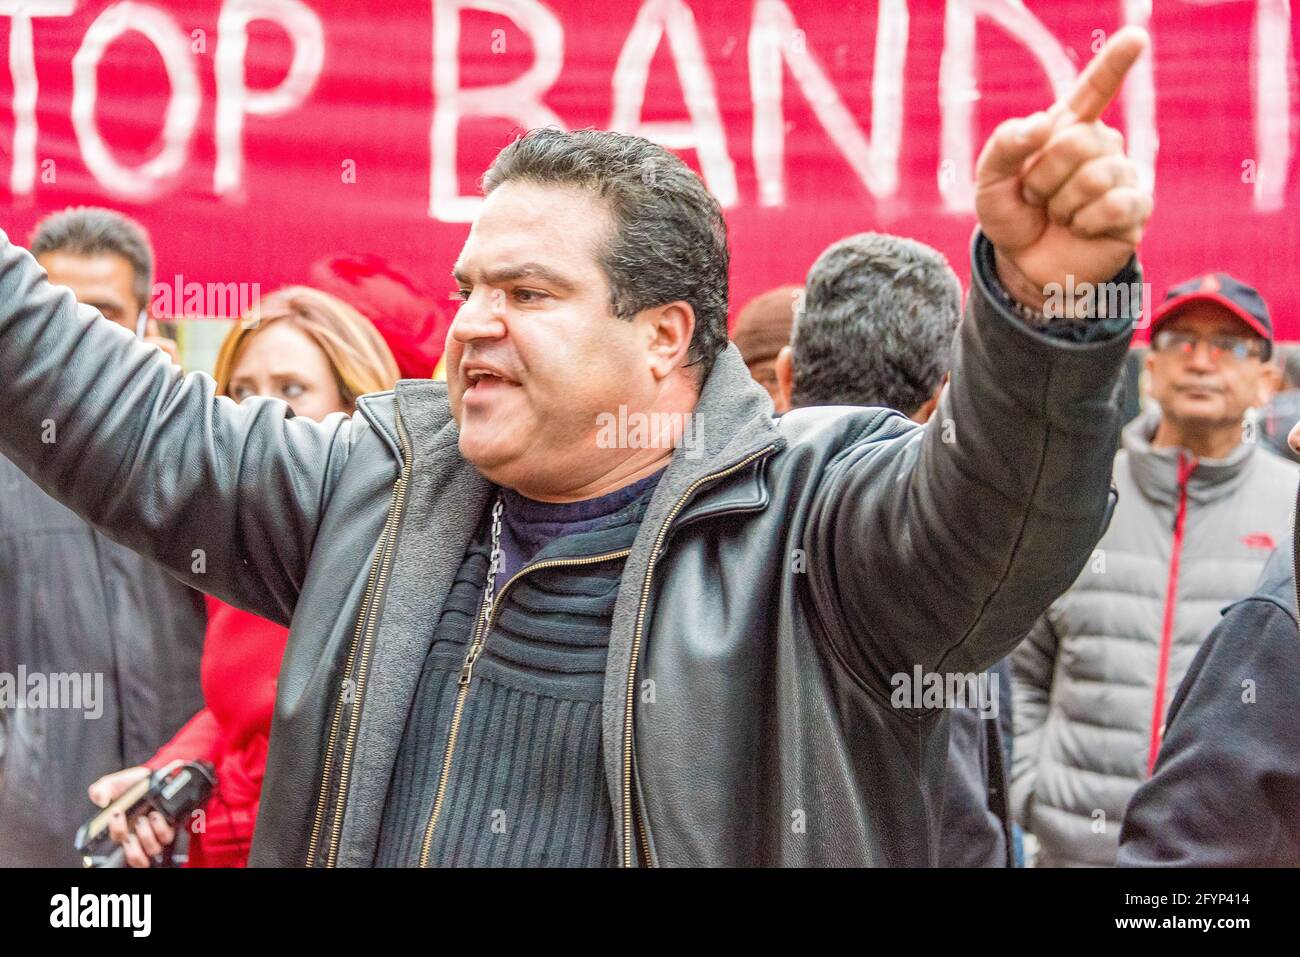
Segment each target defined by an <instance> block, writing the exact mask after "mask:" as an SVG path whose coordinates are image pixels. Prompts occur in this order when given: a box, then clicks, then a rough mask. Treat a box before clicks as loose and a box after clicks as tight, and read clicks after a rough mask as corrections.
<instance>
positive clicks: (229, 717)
mask: <svg viewBox="0 0 1300 957" xmlns="http://www.w3.org/2000/svg"><path fill="white" fill-rule="evenodd" d="M206 600H207V605H208V629H207V632H206V634H205V635H204V642H203V664H202V669H201V671H202V673H201V680H202V683H203V697H204V700H205V701H206V702H207V707H205V708H204V709H203V710H202V711H200V712H199V713H198V714H196V715H195V716H194V717H193V718H191V719H190V720H189V722H188V723H186V725H185V726H184V727H183V728H181V729H180V731H178V732H176V736H175V737H173V738H172V739H171V741H169V742H168V743H167V744H165V745H164V746H163V747H162V748H161V749H160V750H159V751H158V753H157V754H155V755H154V756H153V757H152V758H151V759H150V760H149V761H147V762H146V764H147V766H148V767H149V768H151V769H153V770H157V769H159V768H161V767H162V766H163V765H165V764H167V763H168V762H170V761H175V760H177V759H180V760H185V761H195V760H202V761H208V762H209V763H211V764H212V766H213V767H214V768H215V769H216V772H217V789H216V791H214V792H213V796H212V798H211V800H209V801H208V803H207V805H206V806H205V808H204V815H203V817H202V818H199V819H196V821H195V826H194V827H193V828H192V830H194V831H195V833H194V834H193V836H192V838H191V843H190V848H191V850H190V866H191V867H243V866H245V865H246V864H247V863H248V850H249V845H250V844H251V843H252V839H253V824H254V822H255V821H256V819H257V802H258V799H259V798H260V797H261V793H262V774H263V772H264V771H265V769H266V743H267V738H268V737H269V735H270V733H271V714H272V712H273V710H274V708H275V682H276V676H277V675H278V674H279V672H280V659H281V658H283V657H284V646H285V642H286V641H287V640H288V637H289V630H288V629H287V628H282V627H280V626H279V625H276V624H274V623H272V622H269V621H267V620H266V619H264V618H258V617H257V616H256V615H251V614H249V613H248V612H246V611H240V610H239V609H237V608H233V607H231V606H230V605H227V604H226V603H224V602H222V601H218V600H217V599H216V598H213V597H212V596H210V595H209V596H207V598H206ZM200 824H201V829H200Z"/></svg>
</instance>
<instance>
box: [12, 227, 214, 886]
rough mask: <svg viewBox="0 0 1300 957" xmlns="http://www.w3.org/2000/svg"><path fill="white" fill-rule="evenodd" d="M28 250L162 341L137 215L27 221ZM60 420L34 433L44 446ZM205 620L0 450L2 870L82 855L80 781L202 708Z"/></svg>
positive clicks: (91, 299) (137, 751)
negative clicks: (77, 845)
mask: <svg viewBox="0 0 1300 957" xmlns="http://www.w3.org/2000/svg"><path fill="white" fill-rule="evenodd" d="M31 247H32V250H33V252H34V253H35V255H36V259H37V262H39V263H40V264H41V265H42V266H43V267H44V268H45V270H46V272H47V273H48V274H49V276H50V281H51V282H53V283H55V284H57V285H63V286H67V287H69V288H70V289H72V291H73V294H74V295H76V297H77V299H78V301H80V302H85V303H87V304H90V305H93V306H94V307H95V308H96V309H98V310H99V311H100V312H101V313H102V314H103V315H104V316H105V317H106V318H109V319H111V320H112V321H114V322H116V323H117V324H119V325H121V326H124V327H125V328H127V329H130V330H132V332H138V333H139V334H140V335H141V336H142V337H144V338H147V339H148V341H151V342H157V343H158V344H159V345H160V347H161V346H163V344H164V343H169V342H170V340H162V341H159V340H158V339H155V338H152V337H148V336H147V335H145V334H146V333H147V331H148V330H147V328H146V326H147V321H142V317H144V318H145V319H146V320H147V309H148V305H149V292H150V289H151V287H152V282H153V250H152V249H151V248H150V245H149V240H148V238H147V236H146V235H145V233H144V231H143V229H142V228H141V227H139V226H138V225H137V224H136V223H134V222H132V221H131V220H129V219H127V218H126V217H125V216H122V215H120V214H118V213H115V212H113V211H111V210H107V209H95V208H84V207H83V208H77V209H69V210H66V211H64V212H61V213H57V214H55V215H52V216H50V217H47V218H46V219H44V220H43V221H42V222H41V223H39V224H38V225H37V227H36V231H35V232H34V233H33V235H32V238H31ZM164 351H167V352H168V354H169V355H170V356H172V358H173V359H174V358H175V353H174V349H173V350H167V349H165V350H164ZM117 398H118V397H117V396H101V397H98V398H96V400H95V401H96V402H97V403H106V404H109V405H111V404H112V403H113V402H115V401H116V400H117ZM59 424H60V423H59V422H58V421H57V420H55V419H50V420H49V421H48V423H47V424H46V426H45V427H46V428H47V429H48V430H49V434H48V436H47V438H48V441H49V443H51V444H57V443H58V441H59V439H60V436H59V431H58V430H59ZM194 507H195V508H199V509H201V508H202V507H203V504H202V503H201V502H196V503H194ZM204 624H205V614H204V610H203V601H202V597H201V596H200V595H199V594H198V593H197V592H195V591H193V590H192V589H190V588H188V587H187V586H185V585H182V584H181V583H180V582H178V581H176V580H175V579H174V578H172V577H171V576H170V575H168V574H167V573H166V572H165V571H163V570H162V569H161V568H160V567H158V566H157V565H155V564H154V563H153V562H151V561H148V560H147V559H145V558H142V557H141V556H139V555H137V554H136V553H135V552H133V551H130V550H129V549H127V548H124V547H123V546H121V545H118V544H116V543H114V542H112V541H110V540H109V539H107V538H106V537H104V535H102V534H101V533H100V532H98V531H96V530H95V529H93V528H92V527H91V526H90V525H88V524H87V523H86V522H85V521H83V520H82V519H80V518H78V517H77V516H76V515H74V514H73V513H72V512H71V511H69V510H68V509H67V508H65V507H64V506H62V505H60V504H59V503H58V502H56V501H55V500H54V499H52V498H50V497H49V496H48V495H46V494H45V493H44V492H43V491H41V489H40V488H38V487H37V486H36V484H35V483H33V482H32V481H31V480H30V479H28V478H27V477H26V476H25V475H23V474H22V472H20V471H19V470H18V469H17V468H16V467H15V466H14V465H13V463H12V462H10V461H8V460H7V459H5V458H3V457H0V676H2V677H0V680H7V681H8V682H9V683H10V685H11V687H12V688H13V690H14V692H15V693H16V695H17V696H18V697H19V698H21V699H22V700H17V699H15V700H12V701H6V700H4V698H3V697H0V865H4V866H32V867H37V866H68V867H75V866H77V865H78V864H80V861H79V859H78V857H77V855H76V853H75V852H74V851H73V847H72V839H73V836H74V835H75V834H76V830H77V828H78V827H79V826H80V825H81V824H82V823H83V822H84V821H85V820H86V819H87V818H89V817H90V816H91V815H92V814H93V813H95V812H96V810H97V809H96V808H95V806H94V805H92V804H91V803H90V800H89V798H88V797H87V793H86V788H87V787H88V786H89V785H90V783H91V782H92V781H94V780H95V779H96V778H98V777H100V776H101V775H103V774H107V773H108V772H110V771H115V770H117V769H119V768H123V767H129V766H131V765H136V764H140V763H142V762H143V761H144V760H145V759H146V758H148V757H149V756H150V755H152V754H153V753H154V751H156V750H157V748H158V747H159V746H160V745H162V744H163V743H164V742H166V741H167V739H168V738H170V737H171V736H172V734H173V733H175V731H176V730H177V729H178V728H179V727H180V726H181V725H182V724H184V723H185V721H186V720H188V719H189V717H190V716H192V715H193V714H194V713H195V712H196V711H198V710H199V709H201V708H202V707H203V695H202V691H201V690H200V688H199V657H200V654H201V651H202V646H203V629H204ZM37 676H39V677H37ZM56 676H59V677H56ZM73 676H76V677H73ZM20 677H23V678H24V679H26V680H23V681H19V678H20ZM33 681H41V682H44V683H45V684H46V685H47V689H49V690H51V691H52V689H54V688H56V687H58V688H69V687H72V686H73V685H74V684H75V686H77V687H78V688H79V689H80V695H81V701H80V702H76V701H67V700H62V699H61V698H60V700H53V699H52V696H51V695H50V694H48V693H47V695H46V700H44V701H41V700H39V699H38V698H32V699H31V700H28V699H27V698H26V693H27V690H28V687H32V686H33V685H31V684H30V683H31V682H33Z"/></svg>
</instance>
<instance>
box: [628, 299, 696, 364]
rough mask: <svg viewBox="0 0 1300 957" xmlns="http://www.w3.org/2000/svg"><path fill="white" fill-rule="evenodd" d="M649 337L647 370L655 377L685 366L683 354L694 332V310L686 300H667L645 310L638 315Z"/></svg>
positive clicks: (688, 348) (687, 349)
mask: <svg viewBox="0 0 1300 957" xmlns="http://www.w3.org/2000/svg"><path fill="white" fill-rule="evenodd" d="M637 318H638V319H639V320H640V321H642V322H644V323H645V326H646V329H647V335H648V336H649V340H650V342H649V345H650V349H649V352H648V358H649V361H650V372H651V374H652V375H654V377H655V378H656V379H664V378H667V377H668V375H669V374H671V373H672V371H673V370H674V369H677V368H680V367H681V366H684V365H686V362H687V359H686V354H687V353H688V352H689V351H690V348H691V338H692V337H693V336H694V334H695V310H694V309H693V308H691V304H690V303H688V302H670V303H668V304H667V305H664V306H654V307H652V308H650V309H646V310H644V311H643V312H642V313H641V314H640V315H639V316H638V317H637Z"/></svg>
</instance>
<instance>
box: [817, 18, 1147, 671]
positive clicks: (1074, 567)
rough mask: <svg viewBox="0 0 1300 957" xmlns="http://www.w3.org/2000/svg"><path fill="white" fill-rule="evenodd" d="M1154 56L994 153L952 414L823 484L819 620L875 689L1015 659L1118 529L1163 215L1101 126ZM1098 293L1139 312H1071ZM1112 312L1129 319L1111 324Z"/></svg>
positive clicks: (1119, 58) (901, 429)
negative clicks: (1152, 221)
mask: <svg viewBox="0 0 1300 957" xmlns="http://www.w3.org/2000/svg"><path fill="white" fill-rule="evenodd" d="M1145 44H1146V37H1145V34H1144V33H1142V31H1140V30H1135V31H1129V30H1125V31H1121V32H1120V33H1118V34H1116V35H1115V36H1114V37H1113V38H1112V39H1111V41H1110V42H1109V43H1108V44H1107V45H1106V47H1104V48H1103V50H1102V51H1101V52H1100V53H1099V54H1098V56H1097V58H1096V59H1095V60H1094V61H1093V62H1092V63H1091V64H1089V66H1088V68H1087V69H1085V71H1084V72H1083V74H1082V75H1081V77H1080V79H1079V83H1078V86H1077V87H1076V88H1075V90H1074V92H1073V93H1072V94H1071V95H1070V96H1069V97H1067V98H1066V99H1065V100H1063V101H1062V102H1061V103H1058V104H1057V105H1056V106H1054V107H1053V108H1052V109H1051V110H1049V111H1048V112H1046V113H1040V114H1036V115H1035V116H1033V117H1030V118H1028V119H1027V120H1012V121H1008V122H1007V123H1004V124H1003V125H1002V126H1000V127H999V128H998V130H997V131H996V132H995V133H994V134H993V136H992V138H991V139H990V140H989V143H988V144H987V145H986V146H985V148H984V151H983V153H982V154H981V157H980V161H979V166H978V170H977V193H976V209H977V212H978V215H979V220H980V227H981V228H980V231H979V232H978V233H977V235H976V239H975V243H974V248H973V255H972V270H971V273H972V280H971V292H970V297H969V301H968V304H967V313H966V319H965V321H964V322H963V323H962V327H961V329H960V332H959V336H958V342H957V347H956V349H955V350H954V360H953V369H952V377H951V381H950V383H949V386H948V388H947V389H945V391H944V394H943V396H942V397H941V399H940V402H939V406H938V410H937V411H936V413H935V415H934V417H933V418H932V419H931V420H930V422H929V424H928V425H927V426H926V427H925V428H923V429H915V428H911V427H910V426H909V424H907V423H905V422H904V420H902V419H901V418H900V419H897V420H894V422H892V423H887V424H886V426H885V427H884V428H883V429H875V430H872V431H871V432H870V434H866V435H864V436H863V437H862V439H861V440H860V441H859V443H858V444H857V445H856V446H854V447H852V448H850V449H849V450H848V451H846V452H845V453H844V454H843V455H842V456H841V457H840V458H839V459H838V460H837V461H836V462H835V463H834V464H833V465H832V466H831V467H830V468H829V469H828V470H827V472H826V474H825V475H824V476H823V477H822V481H821V484H820V487H819V492H818V503H817V507H816V508H815V510H814V514H813V516H812V522H811V524H810V527H809V532H808V536H809V537H808V544H807V549H808V554H809V558H810V564H811V565H813V566H814V572H815V574H816V575H817V576H818V577H819V578H820V587H819V588H818V592H819V594H820V595H821V596H822V598H821V602H820V604H821V605H822V607H823V609H828V611H825V612H824V616H829V617H830V618H831V619H832V620H834V621H835V622H836V624H837V626H838V627H832V628H830V629H829V630H830V632H831V640H832V641H837V642H838V643H839V645H840V653H841V657H842V658H844V659H845V660H846V661H847V663H848V664H849V666H850V667H851V668H852V669H853V670H855V671H856V672H857V673H858V674H859V675H861V676H863V677H864V678H865V679H866V680H868V681H871V682H872V683H873V684H875V686H876V687H877V688H888V687H890V684H891V677H892V676H893V675H895V674H898V673H911V672H912V670H913V669H914V668H915V667H916V666H920V667H921V668H923V669H924V670H926V671H960V672H978V671H981V670H983V669H984V668H986V667H988V666H989V665H991V664H992V663H993V662H995V661H997V660H998V659H999V658H1001V657H1003V656H1004V655H1006V654H1007V653H1008V652H1009V651H1010V650H1011V649H1012V648H1013V647H1014V646H1015V644H1016V643H1017V642H1018V641H1019V640H1020V638H1021V636H1023V635H1024V634H1025V632H1026V631H1028V630H1029V628H1030V627H1031V625H1032V624H1033V622H1034V620H1035V618H1037V616H1038V615H1039V614H1040V613H1041V612H1042V611H1043V610H1044V609H1045V608H1046V607H1047V605H1048V604H1049V603H1050V602H1051V601H1052V600H1053V599H1054V598H1055V597H1056V596H1057V595H1059V594H1060V593H1061V592H1062V591H1064V590H1065V589H1066V588H1067V587H1068V586H1069V585H1070V584H1071V583H1072V582H1073V580H1074V578H1075V576H1076V575H1077V574H1078V572H1079V570H1080V569H1081V568H1082V566H1083V563H1084V561H1086V559H1087V557H1088V555H1089V554H1090V552H1091V549H1092V547H1093V545H1094V544H1095V543H1096V541H1097V539H1098V538H1099V537H1100V535H1101V533H1102V531H1103V530H1104V527H1105V522H1106V519H1107V516H1108V512H1109V504H1110V474H1111V460H1112V457H1113V455H1114V451H1115V448H1116V442H1117V437H1118V430H1119V425H1120V410H1119V404H1118V400H1117V393H1118V389H1117V386H1118V380H1119V374H1120V371H1121V368H1122V364H1123V360H1124V356H1125V354H1126V351H1127V348H1128V341H1129V337H1130V335H1131V331H1130V330H1131V318H1132V315H1130V314H1129V313H1132V314H1136V310H1137V308H1138V301H1137V300H1138V299H1139V298H1140V297H1138V296H1137V295H1136V291H1137V290H1138V288H1139V279H1140V274H1139V272H1138V270H1137V266H1136V260H1135V257H1134V250H1135V248H1136V246H1137V243H1138V241H1139V240H1140V238H1141V235H1142V229H1143V226H1144V224H1145V222H1146V220H1147V217H1148V216H1149V214H1150V210H1151V200H1150V197H1149V196H1148V195H1147V194H1146V193H1144V192H1143V191H1142V190H1141V189H1140V188H1139V187H1138V186H1137V185H1136V184H1137V177H1136V172H1135V171H1134V169H1133V165H1132V163H1131V161H1130V160H1129V159H1128V158H1127V157H1126V156H1125V155H1124V153H1123V146H1122V140H1121V138H1120V137H1119V134H1117V133H1115V132H1114V131H1113V130H1110V129H1109V128H1107V127H1106V126H1104V125H1103V124H1102V123H1101V122H1100V120H1099V119H1098V117H1099V116H1100V114H1101V112H1102V110H1103V109H1104V107H1105V106H1106V104H1107V103H1108V102H1109V101H1110V99H1111V98H1112V97H1113V96H1114V95H1115V93H1116V92H1117V91H1118V89H1119V85H1120V82H1121V80H1122V78H1123V75H1124V72H1125V71H1126V70H1127V69H1128V68H1129V67H1130V66H1131V65H1132V63H1133V61H1134V60H1135V59H1136V58H1137V57H1138V56H1139V55H1140V54H1141V52H1142V50H1143V49H1144V48H1145ZM1098 283H1102V284H1107V283H1109V284H1113V285H1111V286H1110V287H1109V289H1113V290H1115V291H1116V292H1120V291H1122V292H1125V293H1129V292H1132V293H1133V295H1132V296H1131V297H1129V296H1125V297H1120V296H1118V295H1114V296H1112V295H1109V294H1107V295H1104V296H1100V297H1094V296H1090V295H1080V296H1078V298H1077V301H1071V300H1070V299H1069V298H1067V295H1068V291H1069V290H1077V291H1079V292H1080V293H1083V292H1086V291H1089V290H1091V289H1092V287H1093V286H1094V285H1095V284H1098ZM1109 289H1108V292H1109ZM1102 302H1104V303H1105V304H1107V305H1109V304H1110V303H1111V302H1115V303H1116V304H1119V305H1127V306H1128V307H1129V308H1128V309H1127V310H1120V312H1121V314H1120V315H1108V316H1104V317H1103V316H1100V315H1098V314H1097V310H1096V307H1097V305H1098V304H1099V303H1102ZM1045 313H1046V314H1045ZM814 587H815V588H817V587H818V585H817V583H816V582H814Z"/></svg>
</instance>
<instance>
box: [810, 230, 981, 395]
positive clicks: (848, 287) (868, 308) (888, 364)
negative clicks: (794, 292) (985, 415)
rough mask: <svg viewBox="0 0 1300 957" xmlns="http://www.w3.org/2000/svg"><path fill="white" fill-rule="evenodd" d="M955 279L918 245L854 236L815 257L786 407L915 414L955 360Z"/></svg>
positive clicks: (876, 235)
mask: <svg viewBox="0 0 1300 957" xmlns="http://www.w3.org/2000/svg"><path fill="white" fill-rule="evenodd" d="M960 321H961V283H960V281H959V280H958V279H957V276H956V274H955V273H954V272H953V271H952V268H951V267H950V266H949V265H948V260H946V259H945V258H944V257H943V254H942V253H940V252H938V251H937V250H935V249H931V248H930V247H929V246H926V245H924V244H923V243H918V242H914V241H913V240H910V239H903V238H901V237H899V236H885V235H881V234H879V233H859V234H858V235H856V236H850V237H848V238H847V239H842V240H840V241H839V242H837V243H835V244H834V245H832V246H831V247H830V248H828V249H827V250H826V251H825V252H823V253H822V254H821V256H819V257H818V258H817V261H816V262H815V263H813V267H812V269H811V270H809V272H808V283H807V288H806V290H805V292H804V300H803V305H802V308H801V309H800V310H799V312H798V313H797V315H796V317H795V324H794V335H793V341H792V347H793V352H794V362H793V365H794V387H793V389H792V390H791V392H792V394H791V404H792V405H794V406H795V407H796V408H799V407H801V406H810V405H878V406H884V407H886V408H890V409H897V410H898V411H900V412H902V413H904V414H906V415H911V414H913V413H914V412H916V410H917V409H919V408H920V407H921V406H923V405H924V404H925V403H926V401H927V400H928V399H929V398H930V397H931V396H933V395H934V393H935V390H936V389H938V388H939V385H940V383H942V382H943V377H944V375H945V374H946V373H947V372H948V369H949V367H950V365H951V363H952V342H953V336H954V334H955V332H956V330H957V324H958V322H960Z"/></svg>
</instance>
